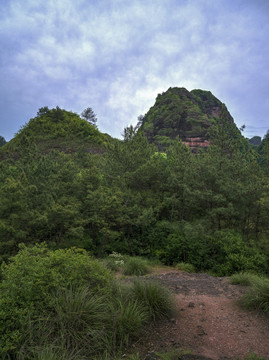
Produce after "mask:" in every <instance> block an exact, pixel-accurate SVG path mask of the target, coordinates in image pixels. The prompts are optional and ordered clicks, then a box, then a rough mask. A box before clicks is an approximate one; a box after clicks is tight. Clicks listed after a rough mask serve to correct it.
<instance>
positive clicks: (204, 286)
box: [144, 271, 269, 360]
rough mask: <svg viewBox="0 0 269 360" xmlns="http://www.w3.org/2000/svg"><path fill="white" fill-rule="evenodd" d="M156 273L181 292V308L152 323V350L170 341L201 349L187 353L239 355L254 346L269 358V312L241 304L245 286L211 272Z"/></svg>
mask: <svg viewBox="0 0 269 360" xmlns="http://www.w3.org/2000/svg"><path fill="white" fill-rule="evenodd" d="M150 278H153V279H155V280H158V281H160V282H161V283H163V284H164V285H165V286H168V287H169V288H170V289H171V290H172V291H173V292H174V293H175V294H176V301H177V306H178V312H177V317H176V318H175V319H170V321H168V322H167V323H165V324H162V326H158V327H155V328H154V329H152V331H151V333H150V334H149V336H148V338H147V339H146V340H144V343H146V344H147V345H146V346H147V351H149V350H151V351H153V352H154V351H160V350H161V349H164V348H167V347H169V346H170V347H176V348H180V347H182V348H184V349H186V350H191V351H192V354H194V355H195V354H196V355H197V356H196V357H195V356H193V357H188V356H187V357H185V359H187V358H188V359H191V358H192V359H211V360H227V359H233V360H235V359H243V358H244V357H245V356H246V355H248V354H249V353H251V352H252V353H255V354H256V355H259V356H262V357H264V358H266V359H269V318H268V317H265V316H263V315H261V314H258V313H256V312H249V311H245V310H242V309H240V308H239V306H238V305H237V300H238V299H239V298H240V296H242V294H243V293H244V291H245V288H243V287H241V286H238V285H231V284H229V280H228V279H227V278H218V277H212V276H210V275H208V274H188V273H183V272H179V271H169V272H166V271H163V272H161V273H159V274H157V275H152V276H150ZM198 355H199V356H198ZM146 358H147V357H146ZM153 358H154V357H152V359H153ZM148 359H151V358H150V357H148ZM180 359H181V357H180ZM182 359H184V357H182Z"/></svg>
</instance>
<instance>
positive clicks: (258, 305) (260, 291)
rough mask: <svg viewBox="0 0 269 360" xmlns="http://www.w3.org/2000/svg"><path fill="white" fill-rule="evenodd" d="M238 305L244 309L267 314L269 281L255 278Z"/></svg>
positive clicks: (268, 310)
mask: <svg viewBox="0 0 269 360" xmlns="http://www.w3.org/2000/svg"><path fill="white" fill-rule="evenodd" d="M240 303H241V305H242V306H243V307H244V308H247V309H254V310H260V311H262V312H264V313H269V279H265V278H262V277H255V278H254V279H253V281H252V284H251V288H250V289H249V291H248V292H247V293H246V294H245V295H244V296H243V297H242V298H241V300H240Z"/></svg>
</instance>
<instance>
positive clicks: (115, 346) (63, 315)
mask: <svg viewBox="0 0 269 360" xmlns="http://www.w3.org/2000/svg"><path fill="white" fill-rule="evenodd" d="M54 299H55V300H54V304H53V307H52V308H51V312H50V313H47V312H44V313H40V315H39V317H38V318H31V317H30V316H29V319H28V321H27V322H26V323H25V324H24V329H23V333H24V339H23V340H22V342H21V347H20V349H19V352H18V359H19V360H26V359H33V360H56V359H57V360H64V359H65V360H86V359H96V360H99V359H102V360H103V359H113V358H117V355H118V354H119V353H120V352H121V351H122V350H123V349H125V348H126V347H128V346H129V345H130V344H131V343H132V342H133V341H134V340H137V339H138V338H139V337H140V336H142V335H143V333H144V331H145V330H146V328H147V325H148V324H149V322H150V321H151V320H158V319H160V318H163V317H169V316H171V315H172V314H173V311H174V308H175V306H174V302H173V300H172V298H171V294H170V293H169V291H167V290H166V289H165V288H163V287H161V286H160V285H159V284H157V283H151V282H149V281H142V280H139V279H136V280H135V282H134V283H132V284H129V285H124V284H123V285H122V284H120V282H118V283H117V284H116V285H114V286H113V289H112V293H111V292H110V293H107V294H103V293H102V294H101V293H97V294H93V293H92V291H91V289H88V288H86V287H80V288H78V287H76V288H68V289H64V290H61V291H57V292H56V293H55V298H54ZM7 358H8V357H7ZM133 359H135V355H133Z"/></svg>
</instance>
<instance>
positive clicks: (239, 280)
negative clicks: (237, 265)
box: [230, 271, 258, 286]
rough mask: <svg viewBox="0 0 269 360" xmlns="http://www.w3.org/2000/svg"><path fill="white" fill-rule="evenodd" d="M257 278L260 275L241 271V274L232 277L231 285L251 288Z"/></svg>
mask: <svg viewBox="0 0 269 360" xmlns="http://www.w3.org/2000/svg"><path fill="white" fill-rule="evenodd" d="M257 278H258V275H255V274H253V273H250V272H245V271H241V272H239V273H236V274H233V275H232V276H231V277H230V283H231V284H232V285H242V286H251V285H252V284H253V283H254V282H255V279H257Z"/></svg>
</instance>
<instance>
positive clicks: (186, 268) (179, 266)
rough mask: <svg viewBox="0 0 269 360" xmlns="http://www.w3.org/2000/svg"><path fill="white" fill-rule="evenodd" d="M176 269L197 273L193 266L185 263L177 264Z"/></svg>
mask: <svg viewBox="0 0 269 360" xmlns="http://www.w3.org/2000/svg"><path fill="white" fill-rule="evenodd" d="M175 268H176V269H177V270H181V271H185V272H188V273H195V272H196V270H195V267H194V266H193V265H192V264H189V263H184V262H180V263H178V264H176V266H175Z"/></svg>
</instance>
